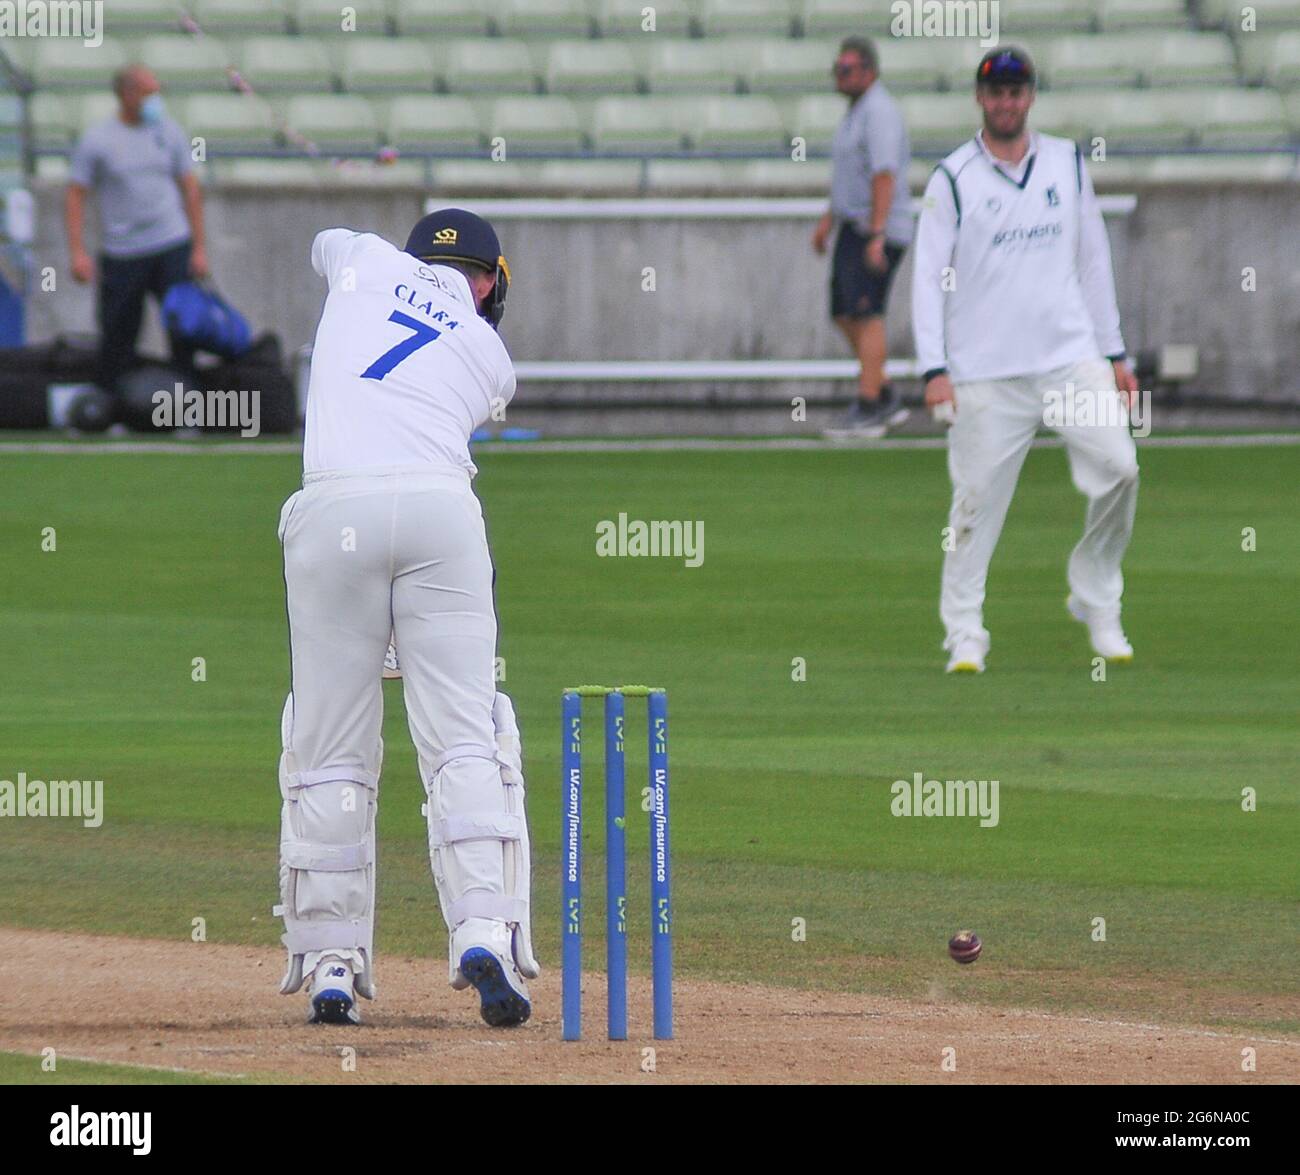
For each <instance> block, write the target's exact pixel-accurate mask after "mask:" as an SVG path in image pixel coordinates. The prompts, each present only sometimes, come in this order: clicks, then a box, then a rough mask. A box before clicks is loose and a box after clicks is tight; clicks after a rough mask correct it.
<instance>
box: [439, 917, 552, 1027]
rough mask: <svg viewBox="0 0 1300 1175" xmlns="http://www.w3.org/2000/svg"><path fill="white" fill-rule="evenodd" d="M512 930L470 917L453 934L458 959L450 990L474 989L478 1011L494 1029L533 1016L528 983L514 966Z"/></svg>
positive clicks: (510, 1025)
mask: <svg viewBox="0 0 1300 1175" xmlns="http://www.w3.org/2000/svg"><path fill="white" fill-rule="evenodd" d="M512 941H513V938H512V932H511V928H510V927H509V926H508V925H506V923H504V922H494V921H490V920H489V919H486V918H469V919H467V920H466V921H465V922H462V923H461V924H460V925H459V926H458V927H456V932H455V933H454V934H453V935H452V949H453V955H452V957H453V958H455V959H458V960H459V962H458V964H457V970H456V976H455V978H454V979H453V981H452V986H453V987H465V986H469V987H473V988H474V990H475V991H477V992H478V995H479V1002H480V1006H479V1011H480V1013H481V1014H482V1016H483V1019H484V1021H485V1022H486V1023H488V1024H490V1025H492V1027H493V1028H512V1027H514V1026H515V1025H517V1024H522V1023H523V1022H524V1021H525V1020H527V1019H528V1017H529V1016H530V1015H532V1011H533V1005H532V1001H531V999H530V998H529V995H528V984H527V983H526V982H525V981H524V977H523V975H521V974H520V972H519V968H518V967H517V966H516V965H515V956H514V951H513V950H512V948H511V943H512Z"/></svg>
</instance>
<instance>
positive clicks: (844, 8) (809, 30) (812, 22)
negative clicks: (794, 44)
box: [795, 0, 901, 48]
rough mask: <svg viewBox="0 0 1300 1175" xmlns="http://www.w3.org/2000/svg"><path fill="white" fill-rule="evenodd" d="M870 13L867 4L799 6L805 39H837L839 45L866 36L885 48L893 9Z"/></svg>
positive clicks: (851, 0) (808, 0)
mask: <svg viewBox="0 0 1300 1175" xmlns="http://www.w3.org/2000/svg"><path fill="white" fill-rule="evenodd" d="M867 9H868V6H867V5H866V4H865V3H864V2H863V0H803V2H802V3H799V4H796V5H795V10H796V13H797V15H798V22H799V26H800V27H801V28H802V29H803V35H804V36H805V37H827V38H834V39H835V40H836V44H838V43H839V41H840V40H842V39H843V38H845V37H847V36H850V35H857V36H866V37H871V38H872V40H874V41H876V43H877V48H881V45H880V42H881V40H882V39H883V38H884V37H886V36H888V35H889V24H890V20H891V16H890V12H889V5H888V4H883V5H881V6H880V7H879V8H878V9H877V10H876V11H875V12H868V11H867ZM897 39H901V38H897Z"/></svg>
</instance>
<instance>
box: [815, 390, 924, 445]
mask: <svg viewBox="0 0 1300 1175" xmlns="http://www.w3.org/2000/svg"><path fill="white" fill-rule="evenodd" d="M908 416H909V411H908V409H906V408H904V407H903V399H902V397H901V396H900V395H899V394H898V393H897V392H896V391H894V389H893V388H882V389H881V392H880V399H879V400H876V401H875V402H874V403H873V402H872V401H870V400H863V399H862V398H861V397H859V398H858V399H857V400H854V401H853V407H852V408H850V409H849V411H848V415H847V416H845V418H844V419H843V420H842V421H841V422H840V423H839V424H838V425H836V426H835V427H834V428H828V429H826V430H824V431H823V433H822V436H824V437H826V438H827V439H828V440H853V439H855V438H858V437H862V438H868V439H871V438H877V437H883V436H884V435H885V434H886V433H887V432H888V431H889V430H890V429H891V428H893V427H894V426H895V425H896V424H902V423H903V421H905V420H906V419H907V418H908Z"/></svg>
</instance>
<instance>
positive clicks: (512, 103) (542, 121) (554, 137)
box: [487, 94, 584, 158]
mask: <svg viewBox="0 0 1300 1175" xmlns="http://www.w3.org/2000/svg"><path fill="white" fill-rule="evenodd" d="M487 130H488V137H489V138H492V139H495V138H497V137H500V138H502V139H504V140H505V144H506V153H507V158H509V154H510V152H511V151H512V150H514V149H516V148H518V149H522V150H525V151H577V150H580V149H581V148H582V147H583V145H584V142H583V134H582V126H581V125H580V123H579V121H578V112H577V111H576V110H575V109H574V106H573V103H572V102H570V101H569V100H568V99H567V98H562V97H560V96H558V95H554V94H552V95H548V96H546V97H538V96H536V95H529V96H527V97H513V98H498V99H497V100H496V101H495V102H494V103H493V104H492V110H491V113H490V114H489V115H488V120H487Z"/></svg>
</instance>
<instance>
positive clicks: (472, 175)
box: [433, 159, 545, 197]
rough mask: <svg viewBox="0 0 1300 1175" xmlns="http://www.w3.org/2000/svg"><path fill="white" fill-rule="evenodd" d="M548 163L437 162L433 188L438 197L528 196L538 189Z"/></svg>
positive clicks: (478, 160)
mask: <svg viewBox="0 0 1300 1175" xmlns="http://www.w3.org/2000/svg"><path fill="white" fill-rule="evenodd" d="M544 166H545V164H542V163H539V162H537V161H536V160H526V161H524V162H522V163H492V162H491V161H488V160H482V159H466V160H460V159H449V160H434V163H433V187H434V189H435V190H436V191H437V192H438V195H439V196H440V197H441V196H445V195H448V194H451V193H456V194H461V195H474V196H479V195H483V196H492V195H501V196H528V195H532V194H533V193H534V192H535V191H536V190H537V185H538V181H539V180H540V178H541V176H542V174H543V173H542V168H543V167H544Z"/></svg>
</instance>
